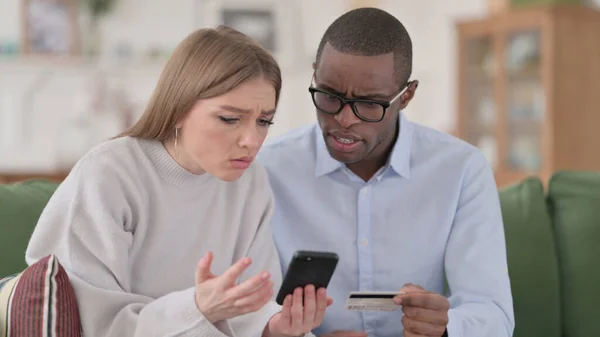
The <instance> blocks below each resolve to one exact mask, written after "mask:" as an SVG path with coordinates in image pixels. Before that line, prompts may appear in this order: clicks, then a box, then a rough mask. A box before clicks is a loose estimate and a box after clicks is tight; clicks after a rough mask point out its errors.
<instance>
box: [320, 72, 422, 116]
mask: <svg viewBox="0 0 600 337" xmlns="http://www.w3.org/2000/svg"><path fill="white" fill-rule="evenodd" d="M313 83H314V75H313V78H312V79H311V81H310V87H309V88H308V91H309V92H310V94H311V96H312V100H313V103H314V105H315V107H316V108H317V109H318V110H319V111H320V112H323V113H326V114H328V115H336V114H338V113H339V112H340V111H342V109H343V108H344V106H345V105H346V104H350V107H351V108H352V112H354V115H356V117H358V118H360V119H361V120H363V121H365V122H371V123H376V122H380V121H381V120H383V117H384V116H385V112H386V110H387V109H388V108H389V107H390V105H392V104H394V102H395V101H397V100H398V99H399V98H400V97H402V94H404V93H405V92H406V89H408V86H409V85H410V83H411V82H408V83H406V85H405V86H404V87H403V89H402V90H400V92H399V93H398V94H397V95H396V96H394V98H392V100H391V101H381V100H373V99H361V98H345V97H343V96H340V95H337V94H334V93H331V92H328V91H326V90H323V89H319V88H315V87H314V85H313Z"/></svg>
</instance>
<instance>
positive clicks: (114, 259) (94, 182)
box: [26, 161, 233, 337]
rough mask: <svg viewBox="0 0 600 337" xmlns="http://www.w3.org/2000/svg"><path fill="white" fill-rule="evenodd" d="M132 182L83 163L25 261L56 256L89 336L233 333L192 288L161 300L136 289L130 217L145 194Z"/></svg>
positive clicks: (219, 336)
mask: <svg viewBox="0 0 600 337" xmlns="http://www.w3.org/2000/svg"><path fill="white" fill-rule="evenodd" d="M131 185H132V183H131V181H130V179H126V175H122V174H119V173H117V169H115V168H113V167H111V165H109V164H108V163H106V164H103V163H98V161H95V162H94V163H88V164H81V165H77V166H76V167H75V168H74V169H73V172H72V173H71V174H70V176H69V177H68V178H67V179H66V180H65V181H64V182H63V183H62V184H61V185H60V186H59V188H58V189H57V190H56V192H55V193H54V195H53V196H52V198H51V200H50V201H49V202H48V204H47V206H46V208H45V210H44V211H43V213H42V215H41V217H40V219H39V222H38V224H37V226H36V228H35V230H34V232H33V234H32V237H31V240H30V243H29V246H28V248H27V251H26V261H27V263H28V264H30V265H31V264H33V263H35V262H36V261H38V260H39V259H41V258H43V257H44V256H46V255H48V254H55V256H56V257H57V258H58V261H59V262H60V264H61V265H62V266H63V267H64V268H65V270H66V271H67V273H68V275H69V280H70V282H71V284H72V286H73V288H74V290H75V294H76V297H77V303H78V307H79V312H80V317H81V324H82V329H83V334H84V335H85V336H93V337H109V336H133V337H147V336H182V337H185V336H190V337H192V336H204V337H225V336H233V335H232V333H231V331H230V329H229V326H228V324H227V322H226V321H224V322H219V323H218V324H215V325H213V324H212V323H211V322H209V321H208V320H207V319H206V318H205V317H204V316H203V315H202V314H201V312H200V310H198V308H197V307H196V303H195V288H194V287H191V288H189V289H186V290H182V291H177V292H173V293H170V294H167V295H165V296H162V297H159V298H150V297H148V296H142V295H140V294H136V293H134V292H132V291H131V284H130V279H129V274H130V265H129V260H130V259H129V249H130V247H131V245H132V241H133V235H132V232H131V230H128V229H127V226H128V224H127V222H128V221H127V218H128V217H130V214H131V213H132V210H131V207H132V204H135V201H134V199H135V198H136V195H138V196H139V194H140V193H139V191H137V192H136V191H133V188H132V187H131ZM132 192H135V193H132ZM189 272H190V273H194V271H193V270H190V271H189Z"/></svg>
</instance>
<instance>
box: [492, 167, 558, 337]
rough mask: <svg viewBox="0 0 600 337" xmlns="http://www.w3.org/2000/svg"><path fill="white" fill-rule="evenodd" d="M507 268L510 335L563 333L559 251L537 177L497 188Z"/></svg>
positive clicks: (529, 336) (554, 336)
mask: <svg viewBox="0 0 600 337" xmlns="http://www.w3.org/2000/svg"><path fill="white" fill-rule="evenodd" d="M500 203H501V206H502V217H503V220H504V230H505V235H506V251H507V259H508V272H509V276H510V281H511V290H512V294H513V308H514V312H515V331H514V335H513V337H561V336H562V334H561V330H562V325H561V299H560V292H559V289H560V279H559V269H558V259H557V251H556V245H555V238H554V233H553V230H552V221H551V219H550V215H549V214H548V211H547V205H546V196H545V194H544V189H543V186H542V183H541V182H540V181H539V180H538V179H534V178H531V179H527V180H525V181H523V182H522V183H520V184H518V185H514V186H510V187H507V188H504V189H501V190H500Z"/></svg>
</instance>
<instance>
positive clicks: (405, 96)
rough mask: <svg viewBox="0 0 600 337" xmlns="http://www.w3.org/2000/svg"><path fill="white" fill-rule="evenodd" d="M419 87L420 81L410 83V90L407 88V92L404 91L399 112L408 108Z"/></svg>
mask: <svg viewBox="0 0 600 337" xmlns="http://www.w3.org/2000/svg"><path fill="white" fill-rule="evenodd" d="M418 86H419V81H417V80H414V81H411V82H409V84H408V88H406V91H404V94H402V97H401V98H400V102H402V103H400V109H399V110H403V109H404V108H406V106H407V105H408V103H410V101H411V100H412V99H413V97H415V93H416V92H417V87H418Z"/></svg>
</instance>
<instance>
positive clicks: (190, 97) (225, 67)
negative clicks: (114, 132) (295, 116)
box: [117, 26, 281, 141]
mask: <svg viewBox="0 0 600 337" xmlns="http://www.w3.org/2000/svg"><path fill="white" fill-rule="evenodd" d="M256 77H262V78H264V79H266V80H267V81H270V82H271V83H272V84H273V87H274V88H275V104H276V105H277V103H278V102H279V94H280V92H281V70H280V68H279V65H278V64H277V62H276V61H275V59H274V58H273V56H272V55H271V54H270V53H269V52H268V51H266V50H265V49H264V48H262V47H261V46H260V45H258V44H257V43H256V42H255V41H254V40H252V39H250V38H249V37H248V36H246V35H244V34H242V33H240V32H238V31H237V30H234V29H233V28H229V27H226V26H219V27H217V28H216V29H208V28H207V29H200V30H197V31H195V32H194V33H192V34H190V35H189V36H188V37H186V38H185V39H184V40H183V41H182V42H181V43H180V44H179V45H178V46H177V48H176V49H175V51H174V52H173V54H172V56H171V57H170V59H169V61H168V62H167V64H166V65H165V68H164V69H163V71H162V73H161V75H160V78H159V80H158V83H157V85H156V88H155V89H154V92H153V94H152V97H151V99H150V102H149V103H148V105H147V107H146V109H145V111H144V113H143V115H142V116H141V117H140V119H139V120H138V121H137V122H136V123H135V124H134V125H133V126H132V127H131V128H129V129H127V130H126V131H124V132H123V133H121V134H120V135H118V136H117V137H123V136H131V137H137V138H142V139H151V140H160V141H165V140H168V139H171V138H173V137H174V134H175V126H176V125H177V123H179V121H181V119H182V118H184V117H185V115H186V114H187V113H188V112H189V111H190V110H191V108H192V107H193V106H194V104H195V103H196V101H197V100H198V99H206V98H211V97H215V96H219V95H223V94H225V93H227V92H229V91H231V90H233V89H234V88H236V87H237V86H239V85H240V84H242V83H243V82H245V81H247V80H250V79H254V78H256Z"/></svg>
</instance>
